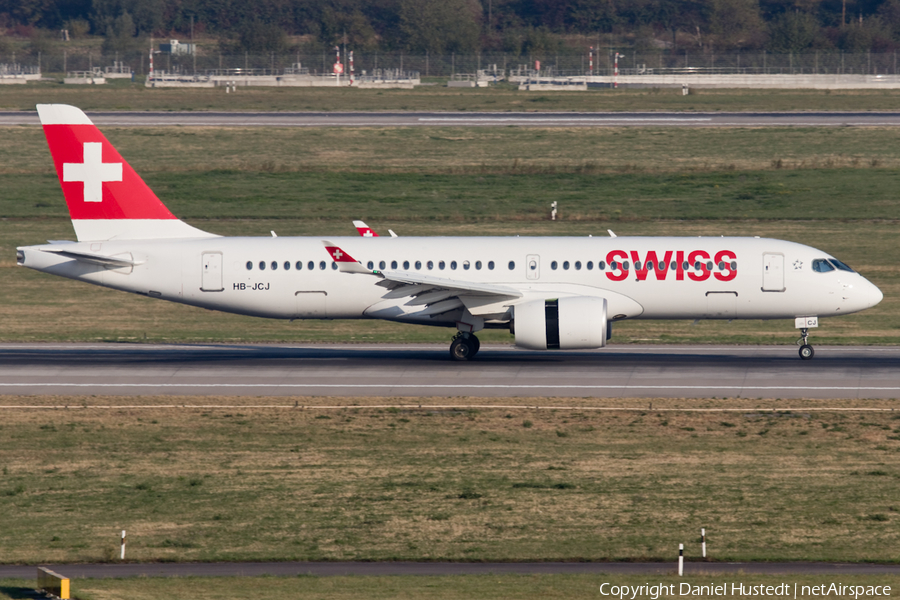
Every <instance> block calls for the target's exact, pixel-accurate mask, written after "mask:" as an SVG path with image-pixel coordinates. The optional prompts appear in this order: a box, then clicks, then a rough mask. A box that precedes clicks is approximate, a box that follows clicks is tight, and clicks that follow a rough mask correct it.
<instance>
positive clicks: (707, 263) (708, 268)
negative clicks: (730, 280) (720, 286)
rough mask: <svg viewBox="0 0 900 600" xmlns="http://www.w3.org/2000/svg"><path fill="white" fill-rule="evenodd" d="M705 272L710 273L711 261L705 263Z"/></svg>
mask: <svg viewBox="0 0 900 600" xmlns="http://www.w3.org/2000/svg"><path fill="white" fill-rule="evenodd" d="M706 270H707V271H712V261H711V260H708V261H706Z"/></svg>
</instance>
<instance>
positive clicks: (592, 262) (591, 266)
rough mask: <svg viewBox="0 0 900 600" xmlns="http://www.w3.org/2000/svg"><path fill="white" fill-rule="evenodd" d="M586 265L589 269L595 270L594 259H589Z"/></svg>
mask: <svg viewBox="0 0 900 600" xmlns="http://www.w3.org/2000/svg"><path fill="white" fill-rule="evenodd" d="M585 266H586V267H587V270H588V271H593V270H594V261H592V260H589V261H587V264H586V265H585Z"/></svg>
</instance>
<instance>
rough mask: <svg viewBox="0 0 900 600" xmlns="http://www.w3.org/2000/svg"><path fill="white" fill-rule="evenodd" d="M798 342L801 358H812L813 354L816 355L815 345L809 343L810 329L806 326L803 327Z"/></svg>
mask: <svg viewBox="0 0 900 600" xmlns="http://www.w3.org/2000/svg"><path fill="white" fill-rule="evenodd" d="M797 343H798V344H800V358H802V359H803V360H810V359H811V358H812V357H813V356H815V355H816V351H815V350H813V347H812V346H810V345H809V329H808V328H806V327H802V328H801V329H800V339H799V340H797Z"/></svg>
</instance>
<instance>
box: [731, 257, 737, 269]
mask: <svg viewBox="0 0 900 600" xmlns="http://www.w3.org/2000/svg"><path fill="white" fill-rule="evenodd" d="M731 270H732V271H737V261H736V260H733V261H731Z"/></svg>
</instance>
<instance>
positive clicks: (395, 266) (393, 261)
mask: <svg viewBox="0 0 900 600" xmlns="http://www.w3.org/2000/svg"><path fill="white" fill-rule="evenodd" d="M391 268H392V269H396V268H397V261H396V260H392V261H391Z"/></svg>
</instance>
